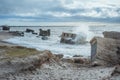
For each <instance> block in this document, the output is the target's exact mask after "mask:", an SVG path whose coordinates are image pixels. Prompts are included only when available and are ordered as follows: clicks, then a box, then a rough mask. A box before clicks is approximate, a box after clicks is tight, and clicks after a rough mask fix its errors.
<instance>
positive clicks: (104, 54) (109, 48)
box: [90, 37, 120, 66]
mask: <svg viewBox="0 0 120 80" xmlns="http://www.w3.org/2000/svg"><path fill="white" fill-rule="evenodd" d="M90 43H91V62H92V63H94V62H95V63H96V62H97V64H99V65H106V66H111V65H116V64H119V63H120V59H119V58H120V55H119V48H118V47H120V40H116V39H110V38H102V37H94V38H93V39H92V40H91V41H90Z"/></svg>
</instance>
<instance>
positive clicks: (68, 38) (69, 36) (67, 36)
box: [60, 32, 76, 44]
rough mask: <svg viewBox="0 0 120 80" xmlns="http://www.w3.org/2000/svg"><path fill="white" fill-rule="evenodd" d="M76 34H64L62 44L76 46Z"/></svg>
mask: <svg viewBox="0 0 120 80" xmlns="http://www.w3.org/2000/svg"><path fill="white" fill-rule="evenodd" d="M75 38H76V34H73V33H64V32H63V33H62V35H61V40H60V43H66V44H75V41H74V40H75Z"/></svg>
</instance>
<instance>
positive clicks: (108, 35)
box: [103, 31, 120, 40]
mask: <svg viewBox="0 0 120 80" xmlns="http://www.w3.org/2000/svg"><path fill="white" fill-rule="evenodd" d="M103 35H104V37H105V38H112V39H119V40H120V32H116V31H105V32H103Z"/></svg>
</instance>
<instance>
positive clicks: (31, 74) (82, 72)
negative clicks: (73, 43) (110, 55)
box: [0, 32, 120, 80]
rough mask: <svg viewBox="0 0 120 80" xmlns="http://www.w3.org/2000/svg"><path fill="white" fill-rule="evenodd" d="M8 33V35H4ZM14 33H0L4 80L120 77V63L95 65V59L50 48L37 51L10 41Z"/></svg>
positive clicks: (1, 78)
mask: <svg viewBox="0 0 120 80" xmlns="http://www.w3.org/2000/svg"><path fill="white" fill-rule="evenodd" d="M3 34H5V35H6V36H3ZM10 37H14V36H13V35H11V34H8V33H7V32H5V33H3V32H1V33H0V80H119V79H120V65H119V64H118V65H112V66H109V67H108V66H106V65H104V66H103V65H92V63H91V60H90V59H88V58H82V57H81V56H74V57H73V58H63V55H62V54H54V53H52V52H51V51H49V50H45V51H37V50H35V49H31V48H25V47H21V46H18V45H15V44H11V43H6V42H3V41H2V40H4V39H8V38H10Z"/></svg>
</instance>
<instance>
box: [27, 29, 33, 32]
mask: <svg viewBox="0 0 120 80" xmlns="http://www.w3.org/2000/svg"><path fill="white" fill-rule="evenodd" d="M26 32H28V33H29V32H31V33H34V30H32V29H26Z"/></svg>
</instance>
